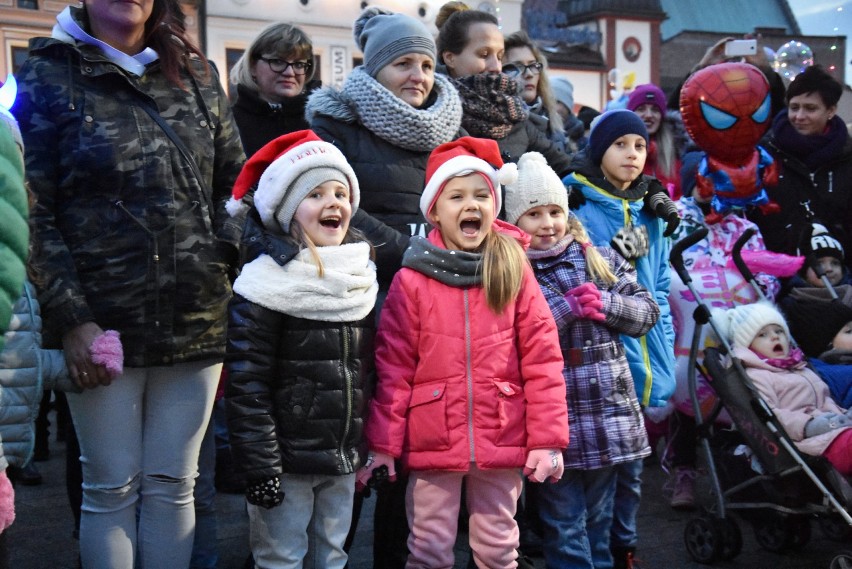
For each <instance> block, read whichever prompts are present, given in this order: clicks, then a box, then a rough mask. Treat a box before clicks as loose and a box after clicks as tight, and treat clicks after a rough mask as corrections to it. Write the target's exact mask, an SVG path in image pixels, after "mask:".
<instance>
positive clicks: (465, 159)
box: [420, 136, 518, 219]
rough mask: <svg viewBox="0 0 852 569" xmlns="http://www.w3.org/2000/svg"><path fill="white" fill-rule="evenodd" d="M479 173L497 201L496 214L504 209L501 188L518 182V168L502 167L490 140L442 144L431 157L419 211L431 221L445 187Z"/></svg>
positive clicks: (462, 139)
mask: <svg viewBox="0 0 852 569" xmlns="http://www.w3.org/2000/svg"><path fill="white" fill-rule="evenodd" d="M474 172H478V173H480V174H482V175H483V176H485V178H486V179H487V180H488V182H489V184H490V186H491V195H492V196H493V197H494V211H495V212H499V211H500V207H501V206H502V198H501V192H500V184H509V183H512V182H514V181H515V180H517V179H518V167H517V166H516V165H514V164H511V163H510V164H503V159H502V158H501V157H500V148H499V147H498V146H497V143H496V142H495V141H493V140H491V139H486V138H473V137H472V136H463V137H461V138H459V139H456V140H453V141H452V142H445V143H444V144H441V145H440V146H438V147H437V148H435V150H433V151H432V153H431V154H430V155H429V160H428V162H426V188H424V190H423V194H422V195H421V196H420V211H421V212H422V213H423V217H425V218H426V219H429V212H430V211H431V210H432V207H433V206H434V205H435V201H436V200H437V199H438V196H439V195H440V194H441V190H443V189H444V185H445V184H446V183H447V182H448V181H449V180H451V179H452V178H456V177H459V176H467V175H469V174H473V173H474Z"/></svg>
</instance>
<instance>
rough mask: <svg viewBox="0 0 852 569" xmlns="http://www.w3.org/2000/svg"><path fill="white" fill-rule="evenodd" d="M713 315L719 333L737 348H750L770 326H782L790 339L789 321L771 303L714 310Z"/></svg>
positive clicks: (763, 302) (761, 302)
mask: <svg viewBox="0 0 852 569" xmlns="http://www.w3.org/2000/svg"><path fill="white" fill-rule="evenodd" d="M711 314H712V317H713V323H714V324H715V325H716V326H717V327H718V328H719V332H720V333H721V334H722V335H724V336H725V339H726V340H728V342H729V343H730V344H732V346H733V347H735V348H736V347H740V348H748V347H749V346H750V345H751V343H752V342H753V341H754V337H755V336H757V333H758V332H760V330H761V329H763V327H764V326H769V325H770V324H777V325H779V326H781V328H783V329H784V333H785V334H786V335H787V338H788V339H790V329H789V328H788V327H787V321H786V320H784V316H782V314H781V313H780V312H779V311H778V309H777V308H775V306H774V305H773V304H772V303H771V302H766V301H758V302H755V303H754V304H744V305H742V306H735V307H734V308H728V309H724V308H714V309H712V311H711Z"/></svg>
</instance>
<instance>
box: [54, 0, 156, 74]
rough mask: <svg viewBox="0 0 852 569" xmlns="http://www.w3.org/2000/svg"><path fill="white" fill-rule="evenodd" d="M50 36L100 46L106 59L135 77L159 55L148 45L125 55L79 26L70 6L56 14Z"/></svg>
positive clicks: (68, 41) (66, 41) (64, 40)
mask: <svg viewBox="0 0 852 569" xmlns="http://www.w3.org/2000/svg"><path fill="white" fill-rule="evenodd" d="M51 37H53V38H54V39H58V40H59V41H62V42H65V43H70V44H73V43H74V41H75V40H77V41H81V42H83V43H85V44H88V45H93V46H95V47H98V48H100V50H101V51H102V52H103V54H104V55H105V56H106V58H107V59H109V60H110V61H112V62H113V63H115V64H116V65H118V66H119V67H121V68H122V69H124V70H125V71H127V72H128V73H133V74H134V75H136V76H137V77H142V75H144V74H145V66H146V65H148V64H149V63H151V62H153V61H156V60H157V58H158V57H159V55H158V54H157V52H156V51H154V50H153V49H151V48H150V47H146V48H145V49H143V50H142V51H140V52H139V53H137V54H136V55H127V54H126V53H124V52H123V51H119V50H117V49H115V48H114V47H112V46H111V45H109V44H108V43H105V42H102V41H101V40H99V39H98V38H96V37H93V36H91V35H89V34H88V33H86V30H84V29H83V28H81V27H80V25H79V24H78V23H77V21H76V20H74V16H73V15H72V14H71V6H66V7H65V9H64V10H62V12H60V13H59V15H58V16H56V25H55V26H53V32H52V33H51Z"/></svg>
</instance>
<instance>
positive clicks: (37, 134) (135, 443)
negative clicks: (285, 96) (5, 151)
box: [15, 0, 244, 569]
mask: <svg viewBox="0 0 852 569" xmlns="http://www.w3.org/2000/svg"><path fill="white" fill-rule="evenodd" d="M19 83H20V88H21V93H20V96H19V103H18V105H17V106H16V109H15V110H16V113H17V116H18V120H19V122H20V124H21V130H22V131H23V134H24V141H25V147H26V167H27V174H28V179H29V183H30V185H31V187H32V189H33V191H34V192H35V194H36V197H37V200H38V203H37V205H36V207H35V208H34V212H33V216H34V224H33V225H34V227H35V228H36V229H35V231H36V238H37V239H36V242H37V244H38V247H39V249H40V250H41V253H40V254H39V255H38V256H37V258H36V262H37V263H39V264H40V266H41V268H42V270H43V271H44V272H45V274H46V279H45V283H44V286H42V287H41V290H40V291H39V298H40V300H41V301H42V308H43V313H44V317H45V331H46V332H47V333H48V334H49V335H50V333H52V335H53V336H54V337H55V338H61V341H62V347H63V348H64V349H65V357H66V360H67V363H68V368H69V373H70V375H71V377H72V378H73V379H74V380H75V381H76V382H77V383H78V384H79V385H80V386H81V387H84V388H87V389H85V390H84V392H83V393H81V394H75V395H71V396H70V397H69V405H70V407H71V412H72V415H73V418H74V424H75V427H76V429H77V433H78V436H79V439H80V447H81V460H82V463H83V480H84V490H83V507H82V520H81V527H80V549H81V554H82V560H83V566H84V567H87V568H89V567H109V568H113V569H115V568H127V569H130V568H132V567H134V561H135V558H136V557H138V558H139V560H138V561H139V563H138V565H137V566H140V567H143V568H145V567H187V566H188V565H189V559H190V552H191V549H192V540H193V530H194V523H195V520H194V513H193V508H192V494H193V486H194V478H195V476H196V471H197V464H198V452H199V445H200V443H201V440H202V436H203V434H204V431H205V428H206V425H207V418H208V417H209V414H210V410H211V408H212V404H213V396H214V392H215V389H216V384H217V379H218V377H219V373H220V368H221V361H222V358H223V355H224V345H225V326H226V322H227V316H226V306H227V302H228V300H229V298H230V296H231V287H230V283H229V278H228V276H229V272H230V270H231V269H232V267H233V265H234V263H235V260H236V257H237V249H236V243H237V242H238V240H239V237H240V233H241V222H240V220H239V219H236V218H230V217H229V216H228V214H227V213H226V211H225V209H224V204H225V201H226V200H227V198H228V196H229V194H230V190H231V187H232V185H233V181H234V179H235V178H236V176H237V174H238V173H239V170H240V167H241V165H242V162H243V160H244V155H243V150H242V146H241V144H240V140H239V135H238V133H237V130H236V128H235V126H234V122H233V119H232V116H231V112H230V110H229V107H228V101H227V98H226V97H225V94H224V92H223V90H222V88H221V86H220V84H219V81H218V78H217V77H216V75H215V73H213V72H212V69H211V67H210V66H209V64H208V63H207V61H206V59H205V58H204V57H203V55H202V54H201V53H200V51H198V49H197V48H195V47H194V46H192V45H191V44H190V42H189V41H188V40H187V39H186V35H185V27H184V23H183V16H182V14H181V12H180V8H179V5H178V2H177V1H176V0H138V1H137V2H133V3H115V2H110V1H108V0H84V2H83V6H82V7H80V8H76V7H69V8H68V9H66V10H65V11H63V12H62V13H61V14H59V16H57V24H56V26H55V27H54V29H53V33H52V37H51V38H36V39H34V40H33V41H32V42H31V45H30V57H29V59H28V60H27V61H26V63H25V64H24V65H23V67H22V69H21V71H20V73H19ZM146 106H147V107H149V109H150V110H151V114H149V112H148V111H146V108H145V107H146ZM157 115H159V117H161V118H162V120H163V121H164V122H165V124H167V125H168V126H169V127H171V129H173V131H174V132H175V133H177V136H178V137H179V139H181V140H182V141H183V145H184V146H185V148H184V150H180V149H179V148H178V145H177V144H176V143H175V142H174V137H173V136H172V137H170V136H169V135H167V134H166V131H165V130H164V128H162V127H161V125H160V124H158V122H157V121H156V120H155V117H156V116H157ZM184 152H187V153H188V154H189V155H190V156H191V157H192V159H193V160H194V162H195V163H196V164H197V167H196V166H195V165H193V164H192V162H191V161H190V160H188V159H187V156H186V155H185V154H184ZM108 328H111V329H115V330H118V331H119V332H120V333H121V340H122V343H123V345H124V353H125V371H124V373H123V375H121V376H120V377H118V378H114V381H112V379H113V378H110V376H109V374H107V373H106V370H105V369H104V368H103V366H99V365H96V364H94V363H93V362H92V361H91V359H90V357H89V355H88V346H89V344H90V343H91V341H92V339H94V337H95V336H97V335H98V334H100V333H101V332H102V330H104V329H108ZM137 508H138V510H139V515H138V521H137Z"/></svg>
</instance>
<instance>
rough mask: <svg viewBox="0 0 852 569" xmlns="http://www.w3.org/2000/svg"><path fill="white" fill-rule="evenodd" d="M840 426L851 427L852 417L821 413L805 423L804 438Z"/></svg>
mask: <svg viewBox="0 0 852 569" xmlns="http://www.w3.org/2000/svg"><path fill="white" fill-rule="evenodd" d="M841 427H852V419H850V418H849V417H847V416H846V415H838V414H837V413H823V414H822V415H820V416H819V417H814V418H813V419H811V420H810V421H808V422H807V424H805V438H806V439H807V438H810V437H815V436H817V435H821V434H823V433H827V432H829V431H833V430H834V429H839V428H841Z"/></svg>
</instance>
